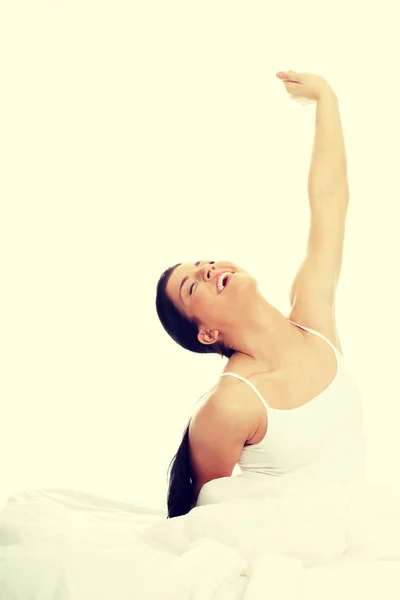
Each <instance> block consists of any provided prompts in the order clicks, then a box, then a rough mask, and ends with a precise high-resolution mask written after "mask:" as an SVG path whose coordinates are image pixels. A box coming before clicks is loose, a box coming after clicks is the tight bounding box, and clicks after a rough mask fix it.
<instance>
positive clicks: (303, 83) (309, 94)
mask: <svg viewBox="0 0 400 600" xmlns="http://www.w3.org/2000/svg"><path fill="white" fill-rule="evenodd" d="M276 76H277V77H278V78H279V79H280V80H281V81H282V83H283V84H284V86H285V88H286V91H287V93H288V94H289V96H290V97H291V99H292V100H296V101H297V102H300V103H301V104H313V103H315V102H318V100H319V99H320V98H321V96H322V94H324V93H325V92H328V91H330V92H331V93H333V90H332V88H331V86H330V85H329V83H328V82H327V81H326V79H324V78H323V77H321V76H320V75H314V73H297V72H296V71H283V72H281V71H280V72H278V73H277V74H276Z"/></svg>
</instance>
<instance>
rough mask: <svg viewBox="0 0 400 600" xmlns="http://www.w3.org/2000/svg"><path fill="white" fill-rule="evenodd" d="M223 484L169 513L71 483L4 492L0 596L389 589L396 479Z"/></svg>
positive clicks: (61, 599)
mask: <svg viewBox="0 0 400 600" xmlns="http://www.w3.org/2000/svg"><path fill="white" fill-rule="evenodd" d="M211 483H212V484H214V483H215V482H211ZM230 484H231V482H230V481H221V480H218V483H216V484H215V485H214V486H213V485H211V486H210V485H208V484H207V485H208V488H207V489H205V490H204V493H203V495H202V496H201V497H200V499H199V500H200V501H199V504H198V506H197V507H196V508H195V509H193V510H192V511H191V512H190V513H189V515H185V516H183V517H178V518H175V519H168V520H167V519H166V513H165V512H164V511H163V510H160V509H157V508H151V507H146V506H140V505H139V504H137V503H129V502H119V501H117V500H114V499H109V498H106V497H101V496H96V495H91V494H87V493H83V492H79V491H75V490H63V489H41V490H22V491H19V492H16V493H14V494H12V495H11V496H10V497H9V498H8V499H7V501H6V503H5V504H4V506H3V508H2V510H1V512H0V598H1V600H91V599H92V598H93V600H102V599H104V600H106V599H107V600H110V598H112V599H113V600H128V599H129V600H133V599H139V598H140V600H150V599H153V598H154V600H155V599H157V600H189V599H194V600H211V599H212V600H258V599H260V600H261V599H264V598H265V599H266V598H267V599H268V600H317V599H318V600H321V598H324V600H338V599H339V598H340V600H350V599H351V600H354V599H355V598H356V599H357V600H372V599H374V600H375V599H379V600H394V599H396V600H399V598H400V488H399V487H398V486H392V485H390V486H363V487H346V488H345V489H343V488H339V487H337V486H323V487H320V488H318V489H314V488H313V489H293V488H291V489H290V490H289V489H287V488H285V489H282V488H279V489H278V488H276V487H275V488H271V487H270V486H266V487H259V488H257V489H252V490H250V488H249V489H248V492H246V494H242V495H241V496H236V497H232V495H231V494H230V495H229V497H227V496H226V492H227V490H228V488H229V485H230ZM221 486H222V487H224V486H225V488H224V490H223V491H224V493H225V496H224V497H221Z"/></svg>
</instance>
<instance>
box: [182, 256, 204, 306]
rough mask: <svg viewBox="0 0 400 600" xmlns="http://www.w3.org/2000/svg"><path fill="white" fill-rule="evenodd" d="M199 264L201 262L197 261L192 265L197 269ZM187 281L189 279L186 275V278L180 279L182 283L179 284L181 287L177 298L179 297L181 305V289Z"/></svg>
mask: <svg viewBox="0 0 400 600" xmlns="http://www.w3.org/2000/svg"><path fill="white" fill-rule="evenodd" d="M200 263H201V260H198V261H197V262H195V263H194V266H195V267H198V266H199V264H200ZM188 279H189V277H188V275H186V277H184V278H183V279H182V283H181V286H180V288H179V296H180V299H181V300H182V303H183V298H182V288H183V286H184V285H185V283H186V282H187V280H188Z"/></svg>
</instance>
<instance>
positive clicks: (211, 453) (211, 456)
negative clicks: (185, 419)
mask: <svg viewBox="0 0 400 600" xmlns="http://www.w3.org/2000/svg"><path fill="white" fill-rule="evenodd" d="M253 420H254V417H253V416H252V414H251V412H250V410H248V408H247V407H246V405H245V403H243V402H241V401H240V400H235V399H233V398H232V397H230V398H227V397H225V398H224V397H222V395H221V392H220V393H219V397H217V396H216V395H215V394H214V397H212V398H210V399H209V400H208V402H207V403H206V404H205V405H204V406H203V407H202V408H201V410H200V411H199V412H198V413H197V414H196V416H195V418H194V419H193V420H192V422H191V425H190V428H189V441H190V453H191V460H192V463H193V469H194V472H195V477H196V497H197V495H198V493H199V492H200V490H201V488H202V487H203V485H205V484H206V483H208V482H209V481H211V480H213V479H219V478H220V477H230V476H231V475H232V471H233V469H234V467H235V465H236V464H237V463H238V462H239V459H240V455H241V454H242V451H243V447H244V445H245V443H246V441H247V440H248V439H249V438H250V437H251V435H252V434H253V430H254V423H253Z"/></svg>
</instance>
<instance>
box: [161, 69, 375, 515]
mask: <svg viewBox="0 0 400 600" xmlns="http://www.w3.org/2000/svg"><path fill="white" fill-rule="evenodd" d="M277 76H278V77H279V78H281V79H282V81H283V83H284V85H285V87H286V90H287V92H288V93H289V94H290V96H291V97H292V98H293V99H296V100H297V99H298V100H299V101H302V100H303V99H305V101H313V102H316V132H315V141H314V148H313V156H312V161H311V167H310V173H309V181H308V193H309V202H310V209H311V224H310V230H309V238H308V244H307V252H306V256H305V258H304V261H303V262H302V264H301V265H300V268H299V271H298V273H297V275H296V277H295V279H294V281H293V283H292V286H291V288H290V302H291V311H290V314H289V316H288V318H287V317H285V316H284V315H282V314H281V313H280V312H279V311H278V310H277V309H276V308H274V307H273V306H272V305H271V304H270V303H269V302H268V301H267V300H266V298H264V297H263V296H262V295H261V293H260V291H259V288H258V285H257V281H256V279H255V278H254V277H253V276H252V275H251V274H250V273H248V272H247V271H245V270H243V269H242V268H240V267H239V266H238V265H236V264H233V263H231V262H229V261H226V260H221V261H218V262H214V261H208V260H202V261H199V262H196V263H178V264H177V265H174V266H173V267H170V268H169V269H167V270H166V271H165V272H164V273H163V274H162V275H161V277H160V279H159V281H158V285H157V297H156V308H157V313H158V316H159V319H160V321H161V323H162V325H163V327H164V328H165V330H166V331H167V333H168V334H169V335H170V336H171V337H172V339H174V340H175V341H176V342H177V343H178V344H180V345H181V346H183V347H184V348H186V349H188V350H190V351H192V352H199V353H206V352H214V353H219V354H220V355H221V356H224V357H227V358H228V362H227V364H226V366H225V368H224V370H223V373H222V374H221V376H220V377H219V379H218V381H217V382H216V384H215V386H214V387H213V388H212V390H211V391H210V392H209V393H208V394H207V395H206V397H205V398H203V399H202V401H201V402H200V403H199V404H198V405H197V406H196V409H195V412H194V414H193V415H192V418H191V419H190V421H189V423H188V424H187V427H186V429H185V432H184V435H183V439H182V443H181V445H180V447H179V449H178V452H177V454H176V455H175V458H174V459H173V465H172V468H171V473H170V482H169V491H168V516H169V517H170V518H171V517H175V516H179V515H183V514H186V513H187V512H189V511H190V510H191V508H193V507H194V506H195V505H196V502H197V498H198V495H199V492H200V490H201V488H202V487H203V485H205V484H206V483H208V482H210V481H212V480H214V479H218V478H221V477H230V476H231V475H232V471H233V469H234V467H235V465H236V464H239V466H240V467H241V470H242V471H249V472H256V473H262V474H264V475H265V476H268V477H292V478H293V477H302V478H310V479H314V480H315V479H324V480H329V481H335V482H351V481H364V480H365V479H366V440H365V435H364V429H363V415H362V398H361V396H360V394H359V393H358V391H357V389H356V387H355V386H354V383H353V381H352V377H351V375H350V373H349V372H348V370H347V368H346V365H345V363H344V360H343V356H342V350H341V346H340V342H339V337H338V333H337V329H336V325H335V294H336V288H337V284H338V281H339V277H340V271H341V264H342V255H343V245H344V232H345V220H346V213H347V208H348V203H349V186H348V179H347V166H346V155H345V147H344V140H343V132H342V127H341V121H340V115H339V107H338V99H337V96H336V94H335V93H334V91H333V90H332V88H331V86H330V85H329V84H328V83H327V81H326V80H325V79H324V78H322V77H320V76H318V75H314V74H311V73H296V72H294V71H288V72H286V73H278V74H277Z"/></svg>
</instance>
